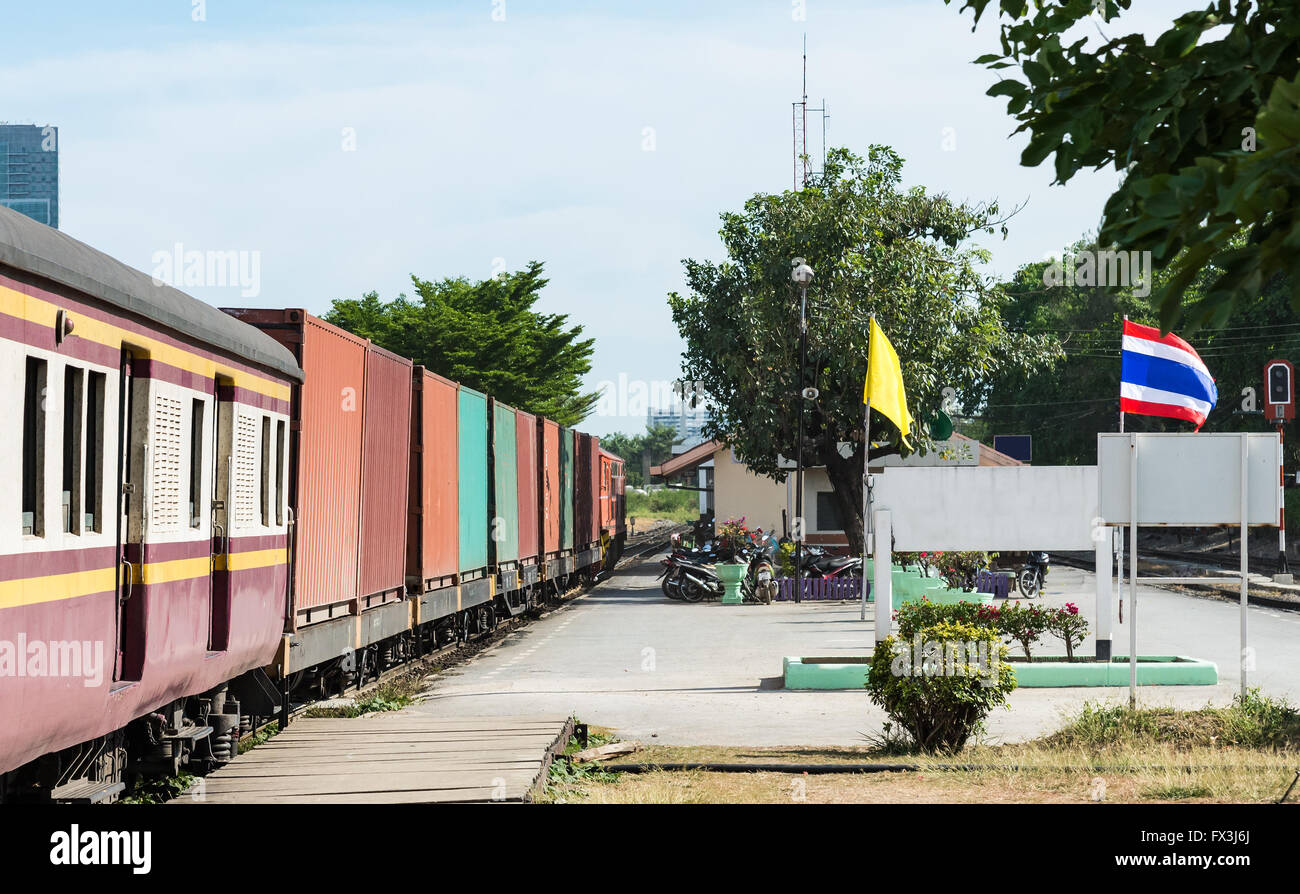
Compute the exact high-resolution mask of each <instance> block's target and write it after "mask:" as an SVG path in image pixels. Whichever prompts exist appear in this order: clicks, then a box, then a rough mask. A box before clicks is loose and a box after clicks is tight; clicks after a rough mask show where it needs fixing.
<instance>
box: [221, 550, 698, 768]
mask: <svg viewBox="0 0 1300 894" xmlns="http://www.w3.org/2000/svg"><path fill="white" fill-rule="evenodd" d="M688 530H690V526H689V525H673V526H665V527H660V528H656V529H654V530H651V531H646V532H644V533H642V534H637V535H636V536H634V537H629V538H628V540H627V543H626V545H625V546H624V550H623V555H622V556H621V557H620V558H619V560H618V562H617V563H616V564H615V566H614V567H615V568H616V569H617V568H623V567H626V566H628V565H630V564H633V563H634V562H636V561H638V560H639V559H642V558H644V557H646V556H648V555H652V554H654V553H656V552H658V551H660V550H662V549H664V548H665V547H667V545H668V543H669V540H670V538H671V537H672V536H673V535H674V534H678V533H682V532H684V531H688ZM600 579H603V575H602V577H601V578H598V581H599V580H600ZM589 589H590V585H587V584H583V585H580V586H577V587H574V588H572V589H570V590H569V591H567V592H565V593H563V594H561V596H560V597H559V598H558V599H557V600H556V601H555V602H553V603H546V604H544V605H542V606H539V607H538V608H535V609H530V610H529V611H527V612H524V613H523V614H521V615H517V616H515V617H508V618H502V619H501V620H499V621H498V622H497V623H496V625H495V626H493V628H492V629H491V630H486V631H484V632H482V633H477V634H474V635H472V636H470V637H468V638H466V639H464V640H457V641H455V642H451V643H448V644H446V645H445V646H440V647H438V648H437V649H434V650H431V651H429V652H425V653H424V654H423V655H420V656H418V657H416V658H411V659H408V660H406V661H403V662H401V663H399V664H395V665H393V666H392V667H389V668H385V669H384V670H382V671H380V672H379V673H378V675H376V676H375V677H372V678H370V679H368V681H367V682H364V683H362V684H361V685H359V686H357V687H356V688H355V689H354V690H351V698H352V700H353V701H358V700H361V699H363V698H364V697H365V696H366V695H367V694H368V693H373V692H374V691H376V690H378V689H380V688H381V687H383V686H385V685H387V684H391V683H394V682H396V681H398V680H402V679H404V678H406V677H409V676H414V675H416V674H419V675H421V676H425V675H427V674H428V673H429V672H430V671H431V670H434V669H435V668H436V669H438V670H443V669H446V668H448V667H454V666H456V665H458V664H461V663H463V662H465V661H468V660H469V659H471V658H473V657H474V656H475V655H477V654H479V653H480V652H482V651H483V650H484V649H487V648H489V647H490V646H493V645H495V644H496V643H498V642H500V641H501V640H503V639H504V638H505V637H506V636H508V635H509V634H510V632H511V631H513V630H515V629H517V628H519V627H522V626H524V625H525V624H527V623H528V622H530V621H535V620H538V619H540V618H544V617H546V616H547V615H549V614H551V613H552V612H554V611H558V610H559V609H561V608H563V607H564V606H566V605H568V604H569V603H570V602H572V601H573V600H574V599H576V598H578V596H580V595H582V594H583V593H585V592H587V591H588V590H589ZM331 700H332V699H330V698H326V699H310V700H305V701H302V702H299V703H296V704H294V705H293V706H292V707H291V708H290V710H289V720H290V722H292V721H294V720H296V719H298V718H300V717H302V716H303V715H305V714H307V712H309V711H311V710H312V709H315V708H321V707H322V706H324V705H326V704H327V703H328V702H329V701H331ZM278 723H279V720H278V718H277V719H271V720H267V721H266V722H264V723H261V724H259V725H257V726H256V727H254V728H253V729H250V730H249V731H248V732H247V733H245V734H244V735H243V736H241V737H240V740H239V741H240V744H241V745H243V744H245V743H248V742H251V741H253V740H254V739H255V738H256V737H257V736H258V735H259V734H261V733H263V732H265V731H266V730H267V729H268V728H269V727H271V726H272V725H275V724H278Z"/></svg>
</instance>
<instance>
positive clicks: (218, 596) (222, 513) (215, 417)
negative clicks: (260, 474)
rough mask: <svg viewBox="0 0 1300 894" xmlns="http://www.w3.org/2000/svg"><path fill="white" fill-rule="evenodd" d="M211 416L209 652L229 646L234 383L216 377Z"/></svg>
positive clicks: (232, 518) (220, 650) (233, 512)
mask: <svg viewBox="0 0 1300 894" xmlns="http://www.w3.org/2000/svg"><path fill="white" fill-rule="evenodd" d="M214 385H215V387H214V388H213V392H212V393H213V395H214V402H213V409H214V412H213V414H212V510H211V511H212V589H211V596H210V601H209V616H208V651H210V652H224V651H225V650H226V649H228V648H229V647H230V611H231V601H230V600H231V593H230V534H231V527H232V525H233V521H234V518H235V511H234V508H235V504H234V492H233V490H232V482H233V480H234V477H235V476H234V468H233V466H234V455H233V452H232V449H231V448H232V445H233V443H234V442H233V439H232V437H231V432H232V431H233V429H234V423H235V419H234V413H235V404H234V382H233V381H230V380H226V379H222V378H221V377H219V376H218V377H217V379H216V381H215V383H214Z"/></svg>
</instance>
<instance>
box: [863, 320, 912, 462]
mask: <svg viewBox="0 0 1300 894" xmlns="http://www.w3.org/2000/svg"><path fill="white" fill-rule="evenodd" d="M862 400H863V402H864V403H868V404H870V405H871V409H873V410H877V411H878V412H880V413H881V414H882V415H884V417H885V418H886V419H889V420H890V421H892V422H893V423H894V424H895V425H897V426H898V430H899V432H900V433H901V434H902V436H903V442H904V443H906V444H907V445H908V446H909V447H910V446H911V443H910V442H909V441H908V440H907V436H908V434H909V433H910V432H911V431H912V414H911V413H909V412H907V392H906V391H905V390H903V368H902V367H901V366H900V365H899V363H898V353H897V352H896V351H895V350H894V346H893V345H891V344H890V343H889V339H887V338H885V333H884V332H883V331H882V330H881V328H880V325H879V324H878V323H877V322H876V318H875V317H872V318H871V337H870V340H869V341H868V344H867V383H866V385H865V386H864V387H863V389H862Z"/></svg>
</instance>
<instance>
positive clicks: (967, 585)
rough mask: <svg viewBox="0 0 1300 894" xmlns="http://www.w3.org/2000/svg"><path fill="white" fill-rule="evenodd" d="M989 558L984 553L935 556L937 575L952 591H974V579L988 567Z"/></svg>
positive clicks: (987, 554) (955, 553)
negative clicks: (937, 568)
mask: <svg viewBox="0 0 1300 894" xmlns="http://www.w3.org/2000/svg"><path fill="white" fill-rule="evenodd" d="M993 555H996V553H994V554H993ZM989 557H990V554H989V553H984V552H946V553H940V554H939V555H938V556H937V561H938V567H939V575H940V576H941V577H942V578H943V580H944V583H946V584H947V585H948V586H949V587H951V588H952V589H954V590H966V591H970V590H974V589H975V577H976V575H978V574H979V573H980V572H981V571H984V570H985V569H987V568H988V567H989Z"/></svg>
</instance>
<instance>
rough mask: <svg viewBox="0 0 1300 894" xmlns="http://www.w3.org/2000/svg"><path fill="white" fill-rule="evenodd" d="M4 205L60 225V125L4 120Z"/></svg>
mask: <svg viewBox="0 0 1300 894" xmlns="http://www.w3.org/2000/svg"><path fill="white" fill-rule="evenodd" d="M0 205H4V206H5V207H6V208H12V209H13V210H15V211H17V212H19V213H20V214H25V215H27V216H28V217H30V218H31V219H32V220H39V221H40V222H41V223H43V224H46V225H47V226H51V227H54V228H55V229H58V227H59V129H58V128H57V127H40V126H38V125H34V124H0Z"/></svg>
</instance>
